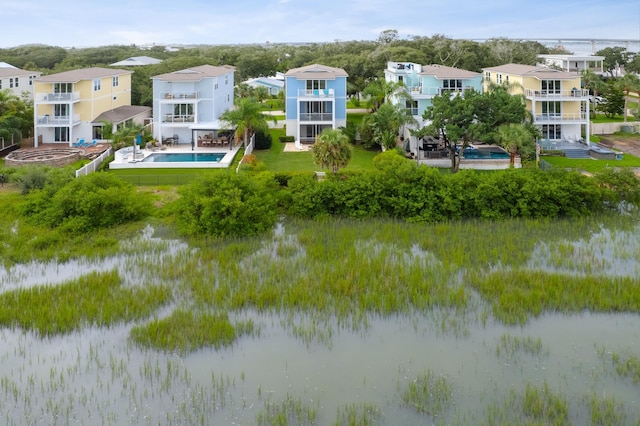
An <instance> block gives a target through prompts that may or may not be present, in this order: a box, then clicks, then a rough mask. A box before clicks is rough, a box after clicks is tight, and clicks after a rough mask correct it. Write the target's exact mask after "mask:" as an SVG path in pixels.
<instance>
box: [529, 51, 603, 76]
mask: <svg viewBox="0 0 640 426" xmlns="http://www.w3.org/2000/svg"><path fill="white" fill-rule="evenodd" d="M538 59H539V60H540V64H539V65H540V66H543V67H548V68H554V69H558V70H561V71H567V72H576V73H581V72H582V71H583V70H590V71H593V72H594V73H596V74H604V56H584V55H538Z"/></svg>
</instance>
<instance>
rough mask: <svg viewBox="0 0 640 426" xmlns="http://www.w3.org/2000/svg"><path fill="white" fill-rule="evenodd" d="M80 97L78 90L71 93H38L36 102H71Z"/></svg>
mask: <svg viewBox="0 0 640 426" xmlns="http://www.w3.org/2000/svg"><path fill="white" fill-rule="evenodd" d="M78 99H80V93H79V92H73V93H39V94H38V96H37V97H36V101H37V102H71V101H76V100H78Z"/></svg>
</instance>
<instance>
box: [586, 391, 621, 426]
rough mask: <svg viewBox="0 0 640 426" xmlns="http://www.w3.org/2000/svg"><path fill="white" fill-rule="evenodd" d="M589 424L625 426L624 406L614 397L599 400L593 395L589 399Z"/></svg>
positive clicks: (595, 425)
mask: <svg viewBox="0 0 640 426" xmlns="http://www.w3.org/2000/svg"><path fill="white" fill-rule="evenodd" d="M589 411H590V412H591V424H592V425H594V426H616V425H626V424H627V412H626V408H625V407H624V404H623V403H621V402H620V401H618V400H617V399H616V398H615V397H606V396H605V397H602V398H599V397H598V396H597V395H595V394H593V395H591V397H590V398H589Z"/></svg>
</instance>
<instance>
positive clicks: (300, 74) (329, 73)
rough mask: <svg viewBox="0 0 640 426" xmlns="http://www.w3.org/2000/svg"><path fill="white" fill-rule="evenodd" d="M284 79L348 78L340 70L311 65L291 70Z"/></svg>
mask: <svg viewBox="0 0 640 426" xmlns="http://www.w3.org/2000/svg"><path fill="white" fill-rule="evenodd" d="M284 75H285V77H295V78H297V79H299V80H302V79H304V80H307V79H310V78H317V79H322V80H333V79H335V78H336V77H349V75H348V74H347V72H346V71H345V70H343V69H342V68H334V67H329V66H326V65H320V64H313V65H307V66H305V67H300V68H292V69H290V70H289V71H287V72H286V73H285V74H284Z"/></svg>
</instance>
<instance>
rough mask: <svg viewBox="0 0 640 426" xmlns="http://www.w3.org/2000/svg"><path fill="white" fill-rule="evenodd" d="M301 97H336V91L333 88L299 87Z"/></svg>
mask: <svg viewBox="0 0 640 426" xmlns="http://www.w3.org/2000/svg"><path fill="white" fill-rule="evenodd" d="M298 97H299V98H333V97H335V92H334V90H333V89H313V90H309V89H299V90H298Z"/></svg>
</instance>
